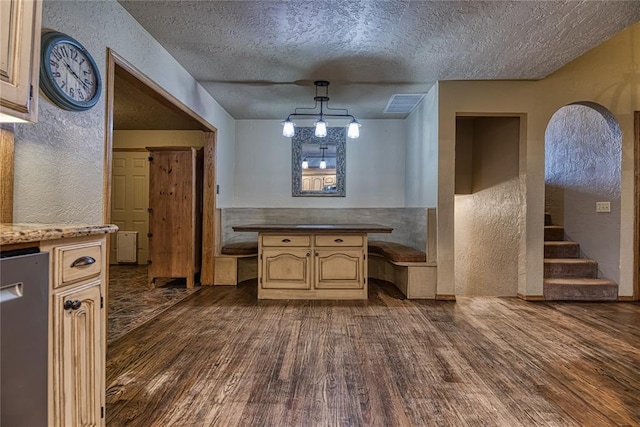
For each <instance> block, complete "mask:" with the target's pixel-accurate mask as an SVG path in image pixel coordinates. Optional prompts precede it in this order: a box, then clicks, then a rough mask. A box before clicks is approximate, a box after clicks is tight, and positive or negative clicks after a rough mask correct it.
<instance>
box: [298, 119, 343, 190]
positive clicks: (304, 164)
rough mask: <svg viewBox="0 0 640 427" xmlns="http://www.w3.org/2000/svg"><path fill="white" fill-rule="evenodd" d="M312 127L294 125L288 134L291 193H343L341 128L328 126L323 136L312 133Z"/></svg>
mask: <svg viewBox="0 0 640 427" xmlns="http://www.w3.org/2000/svg"><path fill="white" fill-rule="evenodd" d="M314 129H315V128H313V127H299V128H296V133H295V135H294V136H293V138H291V142H292V147H291V166H292V167H291V176H292V180H291V181H292V182H291V195H292V196H294V197H316V196H320V197H345V187H346V185H345V176H346V163H347V162H346V144H345V139H346V132H345V128H343V127H340V128H328V129H327V136H326V137H324V138H318V137H316V136H315V135H314Z"/></svg>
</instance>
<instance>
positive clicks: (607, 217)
mask: <svg viewBox="0 0 640 427" xmlns="http://www.w3.org/2000/svg"><path fill="white" fill-rule="evenodd" d="M601 108H602V107H600V109H601ZM603 112H604V115H603V114H602V113H601V112H599V111H597V110H596V109H594V108H592V107H591V106H585V105H568V106H565V107H562V108H561V109H559V110H558V111H557V112H556V113H555V114H554V115H553V117H552V118H551V121H550V122H549V125H548V127H547V130H546V133H545V184H546V185H545V186H546V189H547V191H546V195H545V204H546V208H547V210H548V211H549V212H550V213H551V215H552V219H553V220H554V222H556V223H558V224H562V225H564V227H565V233H566V234H567V235H568V236H569V238H570V239H571V240H574V241H576V242H577V243H579V244H580V249H581V250H582V252H583V253H584V255H585V256H587V257H588V258H591V259H593V260H594V261H597V262H598V268H599V270H600V276H602V277H605V278H607V279H611V280H613V281H614V282H618V281H619V278H620V274H619V265H620V173H621V160H622V159H621V156H622V135H621V132H620V127H619V125H618V123H617V121H615V119H614V118H613V117H611V116H610V114H609V113H608V112H606V111H603ZM607 201H608V202H611V213H596V208H595V206H596V202H607Z"/></svg>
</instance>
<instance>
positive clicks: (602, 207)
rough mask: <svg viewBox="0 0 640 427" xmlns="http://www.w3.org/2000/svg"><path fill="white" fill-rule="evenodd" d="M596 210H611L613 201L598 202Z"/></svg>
mask: <svg viewBox="0 0 640 427" xmlns="http://www.w3.org/2000/svg"><path fill="white" fill-rule="evenodd" d="M596 212H611V202H596Z"/></svg>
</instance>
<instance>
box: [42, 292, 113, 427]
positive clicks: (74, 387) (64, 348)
mask: <svg viewBox="0 0 640 427" xmlns="http://www.w3.org/2000/svg"><path fill="white" fill-rule="evenodd" d="M101 327H102V317H101V310H100V281H94V282H90V283H88V284H87V285H86V286H80V287H78V288H73V289H70V290H68V291H62V292H59V293H56V295H55V296H54V313H53V331H54V346H53V358H54V360H53V369H54V372H53V405H54V408H53V414H54V415H53V417H54V420H53V425H54V426H61V427H62V426H97V425H101V424H103V420H102V414H101V407H102V404H101V394H102V392H101V390H103V384H102V375H101V373H102V369H103V368H102V363H101V360H102V359H101V358H100V357H99V356H98V355H99V354H101V352H102V347H101V346H102V340H101V337H102V334H101Z"/></svg>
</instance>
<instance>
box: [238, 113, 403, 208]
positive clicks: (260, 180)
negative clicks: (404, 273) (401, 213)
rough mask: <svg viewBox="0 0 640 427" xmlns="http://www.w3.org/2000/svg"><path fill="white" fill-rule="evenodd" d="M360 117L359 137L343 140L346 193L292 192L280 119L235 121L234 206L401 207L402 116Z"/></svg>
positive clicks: (288, 154) (288, 141) (288, 152)
mask: <svg viewBox="0 0 640 427" xmlns="http://www.w3.org/2000/svg"><path fill="white" fill-rule="evenodd" d="M360 123H361V124H362V127H361V128H360V138H358V139H349V138H347V142H346V151H347V176H346V180H347V182H346V183H347V186H346V197H292V196H291V138H285V137H283V136H282V126H281V125H280V121H279V120H238V121H236V144H237V145H236V153H235V157H236V170H235V196H234V203H233V204H234V206H235V207H262V208H270V207H271V208H273V207H281V208H282V207H297V208H316V207H322V208H338V207H404V206H405V201H404V194H405V190H404V183H405V140H406V132H405V124H404V120H360ZM298 125H300V123H298Z"/></svg>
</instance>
